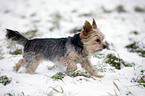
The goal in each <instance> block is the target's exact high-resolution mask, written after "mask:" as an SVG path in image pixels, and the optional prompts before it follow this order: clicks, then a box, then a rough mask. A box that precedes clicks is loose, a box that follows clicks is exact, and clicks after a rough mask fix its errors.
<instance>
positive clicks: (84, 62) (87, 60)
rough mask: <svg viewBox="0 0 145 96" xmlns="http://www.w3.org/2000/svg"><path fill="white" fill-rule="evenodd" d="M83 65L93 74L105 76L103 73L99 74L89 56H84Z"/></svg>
mask: <svg viewBox="0 0 145 96" xmlns="http://www.w3.org/2000/svg"><path fill="white" fill-rule="evenodd" d="M81 66H82V67H83V68H85V69H86V71H87V72H89V73H90V74H91V75H92V76H95V77H103V76H102V75H98V73H97V70H96V69H95V67H93V65H92V64H91V63H90V61H89V59H88V58H83V60H82V61H81Z"/></svg>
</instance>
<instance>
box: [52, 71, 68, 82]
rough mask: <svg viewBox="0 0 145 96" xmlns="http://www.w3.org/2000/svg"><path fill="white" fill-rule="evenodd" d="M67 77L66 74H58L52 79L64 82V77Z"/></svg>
mask: <svg viewBox="0 0 145 96" xmlns="http://www.w3.org/2000/svg"><path fill="white" fill-rule="evenodd" d="M65 76H66V74H65V73H61V72H59V73H56V74H55V75H53V76H52V77H51V78H52V79H54V80H62V79H63V78H64V77H65Z"/></svg>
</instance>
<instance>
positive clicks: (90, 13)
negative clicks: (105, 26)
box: [79, 12, 94, 17]
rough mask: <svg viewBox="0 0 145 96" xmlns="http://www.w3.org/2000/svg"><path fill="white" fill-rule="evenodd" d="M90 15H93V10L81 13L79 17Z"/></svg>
mask: <svg viewBox="0 0 145 96" xmlns="http://www.w3.org/2000/svg"><path fill="white" fill-rule="evenodd" d="M92 16H94V14H93V12H89V13H82V14H80V15H79V17H92Z"/></svg>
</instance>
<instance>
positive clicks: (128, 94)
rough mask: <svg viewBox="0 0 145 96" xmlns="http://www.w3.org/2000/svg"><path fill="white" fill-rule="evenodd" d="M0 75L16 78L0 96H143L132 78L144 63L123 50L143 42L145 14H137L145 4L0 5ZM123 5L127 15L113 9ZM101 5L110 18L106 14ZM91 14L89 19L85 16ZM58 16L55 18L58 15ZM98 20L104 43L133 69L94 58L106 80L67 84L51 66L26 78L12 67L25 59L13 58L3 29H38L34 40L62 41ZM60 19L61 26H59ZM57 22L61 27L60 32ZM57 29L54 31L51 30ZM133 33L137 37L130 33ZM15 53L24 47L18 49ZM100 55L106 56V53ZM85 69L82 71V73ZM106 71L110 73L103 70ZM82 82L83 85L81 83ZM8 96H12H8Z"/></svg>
mask: <svg viewBox="0 0 145 96" xmlns="http://www.w3.org/2000/svg"><path fill="white" fill-rule="evenodd" d="M0 2H1V3H0V35H1V38H0V56H2V57H4V58H3V59H0V76H3V75H6V76H7V77H8V78H12V81H11V82H10V84H7V85H6V86H4V85H2V84H1V83H0V96H4V95H8V94H12V95H13V96H17V95H18V96H23V95H26V96H117V95H118V96H144V94H145V88H144V87H141V86H136V85H137V84H138V83H136V82H131V80H132V78H134V77H137V76H139V75H140V74H141V73H140V71H141V70H145V58H143V57H140V56H139V55H138V54H137V53H130V52H128V51H127V49H126V48H125V46H126V45H127V44H130V42H131V41H130V38H132V39H133V40H136V41H140V40H142V42H143V43H145V38H144V36H145V30H144V27H145V12H135V11H134V8H135V7H136V6H139V7H141V8H144V10H145V1H144V0H0ZM118 5H122V6H123V8H124V9H125V10H126V11H127V12H125V13H119V12H117V11H116V10H115V9H116V7H117V6H118ZM102 6H103V7H104V8H105V9H106V10H112V12H111V13H104V12H103V10H102ZM82 14H90V16H81V15H82ZM56 15H57V16H60V17H59V18H60V19H59V18H58V17H55V16H56ZM92 18H95V19H96V23H97V26H98V27H99V29H100V30H101V31H102V32H103V34H105V40H106V41H107V42H109V44H112V46H110V47H111V51H110V50H104V51H103V52H104V54H107V53H110V52H112V53H115V54H119V57H120V58H122V59H123V60H124V61H127V62H130V63H132V62H133V63H134V64H135V65H134V66H133V67H123V68H122V69H121V70H117V69H115V68H114V67H112V66H110V65H109V64H106V63H104V62H103V60H104V59H98V58H96V57H94V56H92V57H91V62H92V64H93V65H94V66H96V67H97V68H103V70H104V71H103V72H99V74H104V77H103V78H95V77H94V78H95V80H94V79H92V78H85V77H82V76H78V77H74V78H73V77H69V76H65V78H64V79H63V80H54V79H52V78H51V76H53V75H54V74H56V73H57V72H59V70H58V69H59V68H55V69H52V70H48V66H49V67H52V66H53V65H54V64H53V63H52V62H46V61H44V62H42V63H41V64H40V66H39V67H38V69H37V70H36V73H35V74H33V75H30V74H25V73H24V72H23V69H21V70H20V71H19V72H18V73H16V72H14V71H13V66H14V65H15V63H17V62H18V60H19V59H21V58H22V56H21V55H11V54H9V51H10V50H14V48H8V42H7V40H6V38H5V29H6V28H10V29H14V30H18V31H20V32H27V31H28V30H32V29H35V28H37V30H38V33H37V36H36V37H44V38H46V37H48V38H50V37H52V38H60V37H67V36H73V34H70V30H72V29H73V28H75V27H82V26H83V24H84V22H85V20H88V21H90V22H92ZM56 20H57V21H56ZM53 22H58V24H59V25H58V27H56V24H55V23H53ZM52 27H54V29H53V30H52V31H49V29H50V28H52ZM132 31H137V32H139V34H138V35H133V34H130V32H132ZM16 47H17V48H22V46H19V45H17V46H16ZM103 52H102V53H103ZM79 70H83V69H81V68H80V69H79ZM105 70H106V71H105ZM80 79H81V80H80ZM8 96H9V95H8Z"/></svg>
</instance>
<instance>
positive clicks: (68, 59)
mask: <svg viewBox="0 0 145 96" xmlns="http://www.w3.org/2000/svg"><path fill="white" fill-rule="evenodd" d="M6 37H7V38H8V39H11V40H12V41H16V42H17V43H19V44H21V45H23V46H24V50H23V59H20V60H19V62H18V63H16V65H15V66H14V69H13V70H14V71H16V72H17V71H18V70H19V69H20V67H21V66H25V68H26V73H30V74H33V73H34V72H35V70H36V69H37V67H38V65H39V63H40V61H41V60H50V61H52V62H54V63H60V64H63V65H64V66H65V67H66V70H67V71H68V72H73V71H75V70H76V69H77V63H80V64H81V66H82V68H84V69H85V70H86V71H87V72H89V73H90V75H92V76H95V77H102V75H98V74H97V71H96V68H94V67H93V65H92V64H91V63H90V61H89V54H94V53H96V52H98V51H101V50H102V49H104V48H106V47H107V46H106V44H105V43H104V42H103V39H104V35H103V34H102V33H101V32H100V31H99V29H98V28H97V25H96V22H95V20H94V19H93V24H92V25H91V24H90V23H89V22H88V21H85V24H84V26H83V28H82V31H81V32H80V33H77V34H75V35H74V36H73V37H68V38H38V39H30V40H29V39H27V38H26V37H24V36H22V35H21V34H20V33H19V32H17V31H13V30H10V29H7V34H6Z"/></svg>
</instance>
